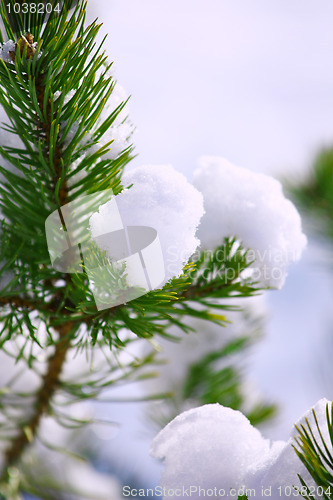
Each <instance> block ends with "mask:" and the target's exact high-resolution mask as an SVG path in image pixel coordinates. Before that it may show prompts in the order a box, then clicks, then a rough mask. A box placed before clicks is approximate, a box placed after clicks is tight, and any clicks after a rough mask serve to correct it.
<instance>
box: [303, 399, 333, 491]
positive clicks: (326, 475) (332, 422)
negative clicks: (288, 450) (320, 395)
mask: <svg viewBox="0 0 333 500" xmlns="http://www.w3.org/2000/svg"><path fill="white" fill-rule="evenodd" d="M312 415H313V418H314V423H315V426H314V429H313V428H312V427H311V425H310V423H309V421H308V420H307V419H306V420H305V422H306V425H301V426H297V425H296V426H295V427H296V430H297V432H298V435H297V436H296V437H295V438H294V439H295V446H294V445H293V448H294V450H295V452H296V454H297V456H298V457H299V459H300V460H301V461H302V463H303V465H304V466H305V467H306V469H307V470H308V472H309V473H310V475H311V477H312V478H313V480H314V482H315V484H316V485H317V489H316V490H315V489H314V488H313V487H309V485H308V484H307V483H306V482H305V481H304V479H303V478H302V477H301V475H300V474H298V477H299V480H300V482H301V484H302V490H301V493H302V496H303V497H304V498H306V499H307V500H312V499H313V498H316V496H313V493H314V492H317V491H318V492H319V491H320V494H321V495H322V496H321V497H322V498H324V499H325V500H332V499H333V456H332V451H331V450H332V446H333V430H332V429H333V403H331V404H329V403H327V405H326V425H327V431H328V432H327V433H328V436H329V441H330V442H329V443H327V442H325V439H324V436H323V431H324V429H321V427H320V425H319V422H318V419H317V416H316V413H315V411H314V410H312ZM316 435H317V437H316Z"/></svg>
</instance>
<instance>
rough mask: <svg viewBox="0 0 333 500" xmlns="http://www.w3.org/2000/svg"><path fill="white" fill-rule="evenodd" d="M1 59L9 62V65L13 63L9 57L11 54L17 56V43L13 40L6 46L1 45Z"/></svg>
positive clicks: (5, 44)
mask: <svg viewBox="0 0 333 500" xmlns="http://www.w3.org/2000/svg"><path fill="white" fill-rule="evenodd" d="M0 49H1V51H0V59H2V60H3V61H5V62H7V63H13V61H12V59H11V57H10V55H9V52H14V54H15V52H16V51H15V42H13V40H8V41H7V42H5V43H4V44H2V45H1V44H0Z"/></svg>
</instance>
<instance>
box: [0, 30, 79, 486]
mask: <svg viewBox="0 0 333 500" xmlns="http://www.w3.org/2000/svg"><path fill="white" fill-rule="evenodd" d="M26 36H27V34H26V35H25V36H24V37H22V38H21V39H20V40H19V43H20V44H21V45H22V48H23V47H24V44H25V43H28V44H29V45H31V44H30V41H31V40H30V39H29V40H28V41H27V40H26ZM21 45H19V46H20V48H21ZM28 49H29V47H28ZM22 53H23V50H22V51H21V55H22ZM32 56H33V53H32V52H31V51H28V52H27V57H32ZM43 78H44V76H43V75H39V76H37V78H36V92H37V99H38V105H39V108H40V109H41V111H42V113H43V110H44V97H45V84H44V80H43ZM53 119H54V117H53V116H52V113H51V102H50V99H48V101H47V103H46V116H45V120H44V121H41V120H39V121H38V128H39V129H40V130H41V132H42V136H43V138H44V145H45V150H44V154H45V158H46V159H48V157H49V143H50V135H51V123H52V121H53ZM61 155H62V151H61V148H60V146H59V145H58V141H57V143H56V147H55V151H54V157H53V166H54V170H55V176H54V179H53V180H52V184H53V187H55V186H56V183H57V182H58V179H59V178H60V176H61ZM67 196H68V189H67V186H66V182H63V184H62V186H61V187H60V190H59V195H58V200H57V204H58V203H59V204H60V205H63V204H65V203H66V199H67ZM64 278H65V279H66V280H67V279H68V276H67V275H65V276H64ZM58 302H59V298H58V297H57V294H55V297H54V300H53V301H51V302H50V303H48V304H35V303H34V302H32V301H30V300H28V299H25V298H21V297H1V298H0V304H9V305H12V306H16V307H23V308H28V309H31V310H41V309H43V310H48V311H49V312H50V313H51V314H52V313H55V312H56V310H57V308H58ZM51 323H52V317H50V324H51ZM53 328H55V329H56V330H57V331H58V334H59V339H58V342H57V343H56V345H55V351H54V353H53V354H52V356H51V357H50V358H49V359H48V362H47V370H46V373H45V375H44V376H43V377H42V384H41V387H40V389H39V390H38V391H37V393H36V397H35V403H34V407H33V413H32V416H31V417H30V419H29V420H28V421H27V422H25V423H24V424H23V425H22V426H21V428H20V429H19V432H18V434H17V436H16V437H15V438H14V439H13V440H12V442H11V443H10V445H9V446H8V448H7V450H6V451H5V455H4V457H5V462H4V470H3V474H2V477H1V478H0V480H2V481H5V480H6V479H7V478H8V468H9V467H10V466H12V465H13V464H15V463H17V462H19V461H20V459H21V457H22V455H23V453H24V451H25V450H26V448H27V446H28V445H29V444H30V442H31V441H33V440H34V438H35V436H36V434H37V432H38V428H39V425H40V422H41V419H42V417H43V416H44V415H45V414H47V413H48V411H49V409H50V403H51V400H52V398H53V396H54V394H55V392H56V390H57V388H58V386H59V383H60V375H61V373H62V369H63V366H64V363H65V361H66V354H67V352H68V350H69V349H70V348H71V341H70V339H71V336H70V333H71V331H72V329H73V322H72V321H71V320H70V319H69V320H68V321H65V322H64V323H62V324H60V325H58V326H53Z"/></svg>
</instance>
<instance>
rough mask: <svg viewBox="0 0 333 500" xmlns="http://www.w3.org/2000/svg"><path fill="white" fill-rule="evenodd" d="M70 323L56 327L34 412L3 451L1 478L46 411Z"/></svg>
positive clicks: (65, 349) (63, 357)
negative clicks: (55, 335) (55, 338)
mask: <svg viewBox="0 0 333 500" xmlns="http://www.w3.org/2000/svg"><path fill="white" fill-rule="evenodd" d="M71 329H72V324H71V323H64V324H63V325H61V326H60V327H58V333H59V340H58V342H57V344H56V347H55V351H54V354H53V355H52V356H51V357H50V358H49V360H48V366H47V371H46V373H45V375H44V376H43V378H42V384H41V387H40V389H39V390H38V392H37V394H36V399H35V404H34V412H33V414H32V416H31V417H30V419H29V420H28V421H27V422H25V424H24V425H23V426H22V428H21V429H20V432H19V434H18V435H17V436H16V437H15V438H14V440H13V441H12V442H11V444H10V446H9V447H8V448H7V450H6V452H5V468H4V471H3V475H2V480H5V479H6V477H7V474H8V468H9V467H10V466H12V465H13V464H15V463H16V462H18V461H19V459H20V458H21V456H22V454H23V452H24V451H25V449H26V448H27V446H28V445H29V444H30V442H31V438H34V437H35V436H36V433H37V430H38V427H39V424H40V422H41V419H42V417H43V416H44V415H45V414H47V413H48V411H49V408H50V403H51V400H52V398H53V396H54V394H55V392H56V390H57V388H58V386H59V380H60V375H61V372H62V368H63V365H64V363H65V361H66V354H67V352H68V350H69V349H70V347H71V342H70V332H71Z"/></svg>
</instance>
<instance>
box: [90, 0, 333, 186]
mask: <svg viewBox="0 0 333 500" xmlns="http://www.w3.org/2000/svg"><path fill="white" fill-rule="evenodd" d="M89 5H90V10H91V12H92V13H93V14H94V15H97V16H98V17H99V19H100V21H102V22H103V23H104V26H103V27H102V31H103V32H104V33H105V32H108V33H109V37H108V39H107V42H106V49H107V52H108V53H109V54H110V56H111V58H112V59H114V60H115V61H116V68H117V76H118V80H119V82H120V83H121V84H122V85H123V86H124V87H125V88H126V90H127V91H128V93H130V94H131V95H132V99H131V119H132V121H133V122H134V124H135V125H136V126H137V128H138V134H137V137H136V139H135V143H136V145H137V153H139V158H138V159H137V160H135V161H136V162H137V163H172V164H173V165H174V166H175V167H176V168H177V169H179V170H182V171H184V172H185V173H187V175H188V177H190V178H191V171H192V170H193V168H194V166H195V162H196V158H197V157H198V156H200V155H203V154H214V155H215V154H216V155H221V156H225V157H227V158H228V159H230V160H231V161H233V162H234V163H236V164H239V165H242V166H245V167H248V168H251V169H253V170H258V171H270V172H276V171H279V170H281V169H282V170H283V171H286V170H288V169H289V170H294V169H299V168H302V166H303V165H306V164H307V163H308V162H309V158H310V157H311V155H312V154H313V153H314V152H315V151H316V149H317V148H318V147H319V146H321V145H322V144H323V143H327V142H329V141H331V140H332V139H333V114H332V113H331V109H332V107H333V92H332V91H331V89H332V86H333V70H332V69H331V68H332V62H331V53H332V47H333V30H332V18H333V4H332V1H331V0H321V1H320V2H318V1H314V0H306V2H304V0H293V2H290V1H289V0H278V1H277V0H271V1H269V2H267V0H255V1H254V0H232V1H231V0H205V1H203V0H201V1H198V0H140V1H138V0H107V1H102V0H90V2H89Z"/></svg>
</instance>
